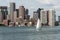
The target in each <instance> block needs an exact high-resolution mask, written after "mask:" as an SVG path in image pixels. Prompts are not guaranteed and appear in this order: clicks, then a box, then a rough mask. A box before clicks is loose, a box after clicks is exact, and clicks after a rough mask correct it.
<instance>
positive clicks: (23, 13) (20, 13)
mask: <svg viewBox="0 0 60 40" xmlns="http://www.w3.org/2000/svg"><path fill="white" fill-rule="evenodd" d="M24 15H25V8H24V6H20V7H19V18H22V19H24Z"/></svg>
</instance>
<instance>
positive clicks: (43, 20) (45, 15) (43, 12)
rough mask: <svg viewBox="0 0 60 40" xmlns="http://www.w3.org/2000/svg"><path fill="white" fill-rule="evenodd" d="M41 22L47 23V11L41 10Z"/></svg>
mask: <svg viewBox="0 0 60 40" xmlns="http://www.w3.org/2000/svg"><path fill="white" fill-rule="evenodd" d="M40 16H41V24H42V25H46V24H47V11H46V10H41V15H40Z"/></svg>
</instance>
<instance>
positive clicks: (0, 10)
mask: <svg viewBox="0 0 60 40" xmlns="http://www.w3.org/2000/svg"><path fill="white" fill-rule="evenodd" d="M0 13H2V20H5V19H7V14H8V10H7V6H0Z"/></svg>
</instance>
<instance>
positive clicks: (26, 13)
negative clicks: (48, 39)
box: [24, 9, 29, 20]
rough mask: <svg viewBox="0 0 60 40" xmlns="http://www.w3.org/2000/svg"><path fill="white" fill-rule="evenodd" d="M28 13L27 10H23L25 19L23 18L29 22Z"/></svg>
mask: <svg viewBox="0 0 60 40" xmlns="http://www.w3.org/2000/svg"><path fill="white" fill-rule="evenodd" d="M28 12H29V10H28V9H25V17H24V19H27V20H29V15H28Z"/></svg>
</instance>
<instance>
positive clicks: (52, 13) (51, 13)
mask: <svg viewBox="0 0 60 40" xmlns="http://www.w3.org/2000/svg"><path fill="white" fill-rule="evenodd" d="M48 15H49V16H48V18H49V22H48V25H49V26H55V21H56V14H55V10H52V9H50V10H48Z"/></svg>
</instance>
